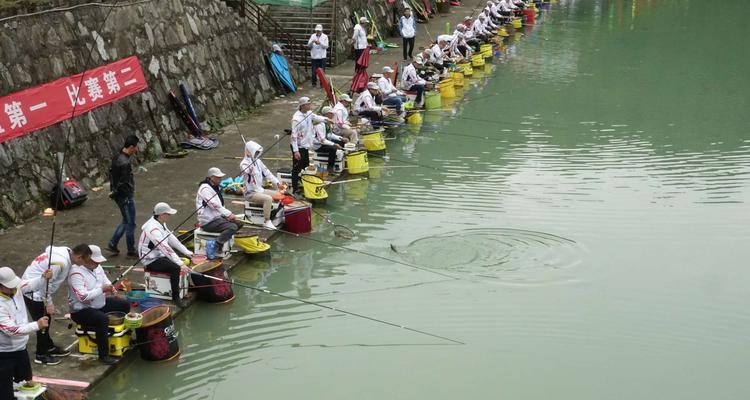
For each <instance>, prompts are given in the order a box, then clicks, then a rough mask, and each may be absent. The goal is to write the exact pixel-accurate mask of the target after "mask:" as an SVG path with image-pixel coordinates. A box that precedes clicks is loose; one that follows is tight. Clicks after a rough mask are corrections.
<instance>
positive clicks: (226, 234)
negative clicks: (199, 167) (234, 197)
mask: <svg viewBox="0 0 750 400" xmlns="http://www.w3.org/2000/svg"><path fill="white" fill-rule="evenodd" d="M224 176H226V174H224V173H223V172H221V170H220V169H218V168H216V167H213V168H209V169H208V175H207V176H206V179H205V180H204V181H203V182H201V184H200V186H198V194H197V195H196V196H195V208H196V210H197V214H198V224H199V225H200V227H201V229H203V230H204V231H206V232H213V233H218V234H219V237H218V238H216V240H207V241H206V257H208V259H209V260H213V259H215V258H216V251H217V250H218V249H222V248H224V243H226V242H228V241H229V240H230V239H232V236H234V234H235V233H237V231H238V230H240V229H241V228H242V222H240V221H238V220H237V216H236V215H234V214H232V212H231V211H229V210H227V209H226V208H225V207H224V195H222V194H221V188H219V182H221V178H223V177H224Z"/></svg>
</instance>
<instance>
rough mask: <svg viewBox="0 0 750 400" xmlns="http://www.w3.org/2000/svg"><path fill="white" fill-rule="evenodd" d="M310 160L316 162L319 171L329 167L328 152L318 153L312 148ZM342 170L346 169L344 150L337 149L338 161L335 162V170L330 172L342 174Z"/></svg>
mask: <svg viewBox="0 0 750 400" xmlns="http://www.w3.org/2000/svg"><path fill="white" fill-rule="evenodd" d="M310 161H312V163H313V164H315V169H316V170H318V171H325V170H326V169H328V154H327V153H320V154H318V153H317V152H315V151H314V150H310ZM342 171H344V151H343V150H336V163H335V164H333V171H328V172H329V173H331V172H332V173H335V174H340V173H341V172H342Z"/></svg>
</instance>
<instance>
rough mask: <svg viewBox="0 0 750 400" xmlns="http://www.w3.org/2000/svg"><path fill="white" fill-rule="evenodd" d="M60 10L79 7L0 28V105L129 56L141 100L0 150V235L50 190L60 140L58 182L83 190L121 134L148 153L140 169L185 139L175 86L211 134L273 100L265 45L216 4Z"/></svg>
mask: <svg viewBox="0 0 750 400" xmlns="http://www.w3.org/2000/svg"><path fill="white" fill-rule="evenodd" d="M56 1H57V0H56ZM65 3H66V5H68V6H70V5H76V4H77V3H81V4H80V5H79V6H78V7H77V8H72V9H70V10H68V11H55V10H49V9H48V10H46V11H45V12H44V13H41V14H37V15H34V16H29V17H21V18H12V19H6V20H0V96H4V95H6V94H10V93H12V92H15V91H19V90H23V89H25V88H28V87H31V86H35V85H38V84H42V83H45V82H49V81H52V80H55V79H57V78H60V77H64V76H68V75H73V74H76V73H80V72H82V71H84V70H86V69H88V68H93V67H96V66H99V65H103V64H106V63H108V62H111V61H114V60H117V59H121V58H125V57H128V56H131V55H137V56H138V58H139V59H140V62H141V65H142V67H143V70H144V73H145V75H146V78H147V82H148V85H149V90H148V91H146V92H143V93H140V94H138V95H134V96H130V97H128V98H126V99H123V100H120V101H118V102H115V103H113V104H110V105H107V106H103V107H100V108H98V109H96V110H94V111H92V112H89V113H87V114H85V115H82V116H79V117H76V118H74V119H72V120H68V121H65V122H63V123H60V124H57V125H54V126H51V127H48V128H45V129H43V130H40V131H37V132H34V133H31V134H28V135H25V136H23V137H20V138H17V139H13V140H10V141H7V142H4V143H2V144H0V166H1V167H2V169H3V174H2V175H0V187H3V188H4V190H2V191H0V228H2V227H6V226H8V225H11V224H14V223H20V222H22V221H23V220H24V219H26V218H28V217H30V216H33V215H36V214H38V213H39V212H40V211H41V209H42V207H43V206H44V203H46V202H47V201H48V196H49V191H50V190H51V188H52V187H53V184H52V182H53V181H54V177H55V156H54V154H55V153H56V152H58V151H62V150H63V148H64V146H65V143H66V142H65V138H66V136H67V135H68V133H70V136H69V140H68V141H67V143H68V156H67V162H66V172H67V174H68V175H69V176H71V177H74V178H76V179H78V180H79V181H82V182H83V183H84V185H86V186H87V187H89V188H91V187H94V186H99V185H102V184H103V183H104V182H105V181H107V180H108V177H107V175H108V169H109V162H110V159H111V158H112V156H113V155H114V154H116V153H117V152H118V151H119V149H120V147H121V146H122V142H123V140H124V138H125V136H127V135H128V134H130V133H135V134H137V135H138V136H139V137H140V138H141V139H142V144H143V146H142V147H143V148H142V150H147V151H143V152H142V153H141V154H140V155H139V156H138V161H143V159H144V157H147V156H148V157H151V158H156V157H158V156H159V155H160V154H161V153H162V152H163V149H165V148H167V147H169V146H173V145H175V144H176V142H177V140H184V139H185V137H186V134H187V130H186V129H185V128H184V126H183V124H182V122H181V121H180V120H179V119H178V118H177V116H176V114H175V113H174V111H173V110H172V108H171V106H170V103H169V101H168V98H167V94H168V92H169V91H170V90H177V88H178V85H179V83H184V84H185V85H186V86H187V87H188V88H189V89H190V91H191V94H192V97H193V102H194V103H195V106H196V108H197V110H198V113H199V116H200V117H201V119H202V120H203V121H207V124H208V125H209V126H210V127H212V128H217V127H218V126H221V125H222V123H223V122H224V121H229V120H231V117H232V114H233V113H237V112H239V111H240V110H242V109H249V108H252V107H254V106H257V105H259V104H261V103H263V102H265V101H268V100H270V99H272V98H273V97H274V95H275V93H274V89H273V87H272V85H271V83H270V77H269V75H268V74H267V70H266V66H265V62H264V59H263V54H264V53H265V52H267V51H268V50H269V49H270V44H269V43H268V42H267V41H266V40H265V39H264V38H263V37H262V36H261V35H260V34H259V33H258V32H257V29H256V27H253V26H249V23H248V21H247V20H244V19H242V18H241V17H240V15H239V14H238V13H237V12H236V11H235V10H233V9H232V8H229V7H228V6H227V5H226V4H225V3H224V2H223V1H219V0H154V1H151V2H132V3H131V2H123V1H120V2H105V3H103V4H104V5H105V6H101V5H83V4H82V3H83V2H82V1H80V0H68V1H65ZM52 5H54V3H52ZM47 6H48V7H49V6H50V4H47ZM25 11H36V10H3V11H2V13H0V18H3V17H8V16H12V15H14V14H20V13H23V12H25ZM89 57H90V61H89V62H87V60H89ZM177 93H179V92H177ZM148 100H153V102H152V104H155V105H156V108H155V110H154V113H155V119H156V125H158V126H154V124H153V123H152V122H151V119H150V118H149V114H148V109H147V106H146V101H148ZM138 161H137V162H138ZM105 190H106V189H105Z"/></svg>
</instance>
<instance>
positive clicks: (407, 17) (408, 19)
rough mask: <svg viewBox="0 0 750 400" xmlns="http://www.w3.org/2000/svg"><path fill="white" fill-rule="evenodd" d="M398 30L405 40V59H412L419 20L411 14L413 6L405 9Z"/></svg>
mask: <svg viewBox="0 0 750 400" xmlns="http://www.w3.org/2000/svg"><path fill="white" fill-rule="evenodd" d="M398 31H399V33H400V34H401V38H402V39H403V42H404V43H403V47H404V61H406V60H410V59H411V58H413V57H414V56H413V55H412V53H413V52H414V38H415V37H416V36H417V21H416V20H415V19H414V16H412V15H411V8H408V7H407V8H405V9H404V15H402V16H401V19H399V22H398Z"/></svg>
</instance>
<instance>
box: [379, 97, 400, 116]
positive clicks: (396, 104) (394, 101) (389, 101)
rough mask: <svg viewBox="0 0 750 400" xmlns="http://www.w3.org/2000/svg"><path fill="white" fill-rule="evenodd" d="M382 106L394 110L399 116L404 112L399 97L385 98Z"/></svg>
mask: <svg viewBox="0 0 750 400" xmlns="http://www.w3.org/2000/svg"><path fill="white" fill-rule="evenodd" d="M383 105H384V106H388V107H389V108H395V109H396V112H397V113H399V114H401V112H402V111H404V107H403V100H401V96H392V97H386V98H385V99H383Z"/></svg>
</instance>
